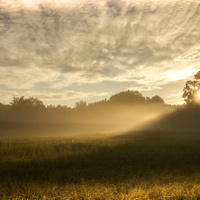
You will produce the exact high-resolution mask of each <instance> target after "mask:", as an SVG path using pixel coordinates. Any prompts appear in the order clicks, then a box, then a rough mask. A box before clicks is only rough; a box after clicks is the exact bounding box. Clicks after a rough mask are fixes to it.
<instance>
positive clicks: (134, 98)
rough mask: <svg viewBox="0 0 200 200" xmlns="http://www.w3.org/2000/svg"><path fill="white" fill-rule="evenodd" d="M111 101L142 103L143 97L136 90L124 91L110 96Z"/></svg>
mask: <svg viewBox="0 0 200 200" xmlns="http://www.w3.org/2000/svg"><path fill="white" fill-rule="evenodd" d="M109 101H110V102H111V103H122V104H123V103H126V104H127V103H128V104H130V103H144V102H145V98H144V97H143V96H142V94H141V93H139V92H138V91H130V90H127V91H124V92H120V93H118V94H115V95H113V96H111V98H110V100H109Z"/></svg>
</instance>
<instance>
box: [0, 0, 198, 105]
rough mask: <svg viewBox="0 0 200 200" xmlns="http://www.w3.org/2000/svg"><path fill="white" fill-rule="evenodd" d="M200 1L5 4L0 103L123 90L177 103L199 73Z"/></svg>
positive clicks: (12, 0) (70, 100)
mask: <svg viewBox="0 0 200 200" xmlns="http://www.w3.org/2000/svg"><path fill="white" fill-rule="evenodd" d="M199 23H200V1H199V0H174V1H170V0H138V1H136V0H98V1H97V0H57V1H54V0H48V1H47V0H34V1H33V0H1V1H0V102H3V103H8V102H9V101H11V99H12V97H13V96H22V95H23V96H26V97H29V96H33V97H37V98H39V99H41V100H42V101H43V102H44V103H46V104H56V105H57V104H64V105H69V106H73V105H74V103H75V102H77V101H80V100H84V101H87V102H93V101H97V100H101V99H105V98H109V97H110V96H111V95H112V94H115V93H117V92H121V91H124V90H128V89H130V90H137V91H139V92H141V93H142V94H143V95H144V96H150V97H151V96H154V95H160V96H161V97H162V98H163V99H164V100H165V102H166V103H170V104H178V103H181V102H182V101H183V99H182V98H181V95H182V89H183V87H184V84H185V82H186V80H187V79H190V78H192V76H193V74H195V73H196V72H197V71H199V70H200V67H199V62H200V57H199V55H200V44H199V41H200V34H199V33H200V26H199Z"/></svg>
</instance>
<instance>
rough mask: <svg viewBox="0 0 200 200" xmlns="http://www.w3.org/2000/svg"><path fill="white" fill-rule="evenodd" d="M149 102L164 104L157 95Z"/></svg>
mask: <svg viewBox="0 0 200 200" xmlns="http://www.w3.org/2000/svg"><path fill="white" fill-rule="evenodd" d="M150 102H151V103H164V100H163V99H162V98H161V97H159V96H158V95H155V96H153V97H152V98H151V99H150Z"/></svg>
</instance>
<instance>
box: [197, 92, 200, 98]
mask: <svg viewBox="0 0 200 200" xmlns="http://www.w3.org/2000/svg"><path fill="white" fill-rule="evenodd" d="M197 96H198V98H199V99H200V92H199V91H198V92H197Z"/></svg>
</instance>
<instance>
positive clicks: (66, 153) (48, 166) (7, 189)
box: [0, 131, 200, 200]
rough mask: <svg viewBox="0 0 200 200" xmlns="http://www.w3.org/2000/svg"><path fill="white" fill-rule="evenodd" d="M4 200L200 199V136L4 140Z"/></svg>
mask: <svg viewBox="0 0 200 200" xmlns="http://www.w3.org/2000/svg"><path fill="white" fill-rule="evenodd" d="M0 199H3V200H4V199H5V200H7V199H15V200H17V199H200V132H166V131H141V132H132V133H131V132H130V133H126V134H121V135H119V134H118V135H117V134H116V135H100V134H99V135H90V136H83V135H82V136H79V137H78V136H76V137H73V136H65V137H64V136H62V137H56V136H50V137H47V136H46V137H39V136H38V137H32V136H31V137H26V136H23V137H20V136H19V137H15V136H12V137H9V136H2V137H0Z"/></svg>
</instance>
